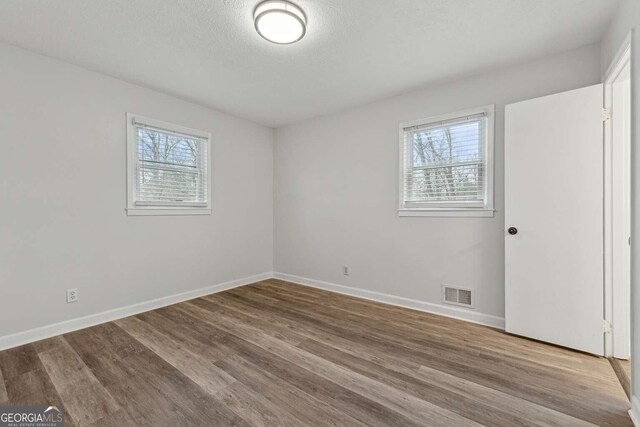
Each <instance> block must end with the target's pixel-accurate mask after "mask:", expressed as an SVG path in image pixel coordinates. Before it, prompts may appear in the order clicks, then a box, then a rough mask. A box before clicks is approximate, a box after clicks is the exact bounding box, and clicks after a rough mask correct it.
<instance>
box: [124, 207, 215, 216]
mask: <svg viewBox="0 0 640 427" xmlns="http://www.w3.org/2000/svg"><path fill="white" fill-rule="evenodd" d="M126 211H127V215H129V216H144V215H147V216H153V215H156V216H158V215H160V216H162V215H211V209H206V208H205V209H203V208H173V209H168V208H129V209H126Z"/></svg>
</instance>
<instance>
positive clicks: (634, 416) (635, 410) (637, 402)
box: [629, 395, 640, 427]
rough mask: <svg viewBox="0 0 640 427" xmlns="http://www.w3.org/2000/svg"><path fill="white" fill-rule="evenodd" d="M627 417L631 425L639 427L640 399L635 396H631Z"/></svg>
mask: <svg viewBox="0 0 640 427" xmlns="http://www.w3.org/2000/svg"><path fill="white" fill-rule="evenodd" d="M629 416H630V417H631V421H633V425H634V426H636V427H640V399H639V398H638V397H636V396H633V395H632V396H631V409H630V410H629Z"/></svg>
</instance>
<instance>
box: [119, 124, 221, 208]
mask: <svg viewBox="0 0 640 427" xmlns="http://www.w3.org/2000/svg"><path fill="white" fill-rule="evenodd" d="M127 123H128V125H127V128H128V129H127V130H128V133H127V146H128V153H127V157H128V179H127V181H128V202H127V213H128V214H129V215H182V214H210V213H211V206H210V194H211V193H210V186H209V169H210V167H209V166H210V164H211V162H210V151H211V150H210V142H211V136H210V134H209V133H207V132H203V131H198V130H194V129H188V128H185V127H182V126H177V125H173V124H170V123H165V122H161V121H158V120H153V119H148V118H145V117H141V116H137V115H133V114H127Z"/></svg>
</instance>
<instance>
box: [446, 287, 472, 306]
mask: <svg viewBox="0 0 640 427" xmlns="http://www.w3.org/2000/svg"><path fill="white" fill-rule="evenodd" d="M442 302H443V303H445V304H453V305H459V306H461V307H467V308H474V307H475V291H474V290H473V289H471V288H461V287H460V286H450V285H442Z"/></svg>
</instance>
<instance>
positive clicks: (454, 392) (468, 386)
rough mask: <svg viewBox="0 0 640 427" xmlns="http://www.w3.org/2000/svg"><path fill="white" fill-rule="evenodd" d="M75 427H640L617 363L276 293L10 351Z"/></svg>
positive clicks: (344, 300)
mask: <svg viewBox="0 0 640 427" xmlns="http://www.w3.org/2000/svg"><path fill="white" fill-rule="evenodd" d="M8 403H16V404H17V403H21V404H28V403H30V404H63V405H64V407H65V409H66V411H67V414H68V416H67V419H66V423H67V424H66V425H69V426H72V425H78V426H79V425H90V426H127V425H132V426H134V425H171V426H177V425H202V426H210V425H242V426H244V425H254V426H262V425H274V426H275V425H277V426H301V425H311V426H362V425H391V426H411V425H433V426H471V425H490V426H516V425H547V426H549V425H558V426H586V425H594V424H595V425H603V426H631V425H632V424H631V421H630V419H629V417H628V415H627V413H626V411H627V410H628V407H629V402H628V400H627V398H626V396H625V394H624V391H623V390H622V388H621V386H620V384H619V382H618V380H617V378H616V375H615V373H614V371H613V369H612V368H611V366H610V364H609V362H608V361H607V359H604V358H598V357H594V356H590V355H586V354H583V353H578V352H573V351H570V350H567V349H563V348H558V347H554V346H551V345H546V344H543V343H539V342H534V341H530V340H526V339H523V338H520V337H514V336H510V335H507V334H505V333H503V332H500V331H497V330H493V329H490V328H487V327H483V326H480V325H474V324H470V323H467V322H463V321H458V320H453V319H449V318H445V317H440V316H436V315H431V314H427V313H422V312H418V311H413V310H408V309H403V308H399V307H394V306H389V305H384V304H379V303H375V302H371V301H367V300H362V299H357V298H352V297H347V296H344V295H339V294H334V293H330V292H325V291H321V290H317V289H313V288H307V287H303V286H299V285H294V284H290V283H286V282H282V281H278V280H268V281H265V282H260V283H257V284H254V285H249V286H244V287H241V288H237V289H233V290H230V291H226V292H222V293H218V294H214V295H210V296H207V297H203V298H198V299H195V300H191V301H188V302H185V303H181V304H176V305H173V306H169V307H165V308H162V309H159V310H154V311H151V312H147V313H144V314H140V315H137V316H133V317H128V318H125V319H122V320H118V321H116V322H111V323H106V324H103V325H99V326H95V327H92V328H88V329H84V330H81V331H77V332H73V333H69V334H65V335H63V336H59V337H55V338H51V339H48V340H44V341H40V342H37V343H34V344H30V345H25V346H22V347H18V348H14V349H10V350H6V351H3V352H0V405H2V404H8Z"/></svg>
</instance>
